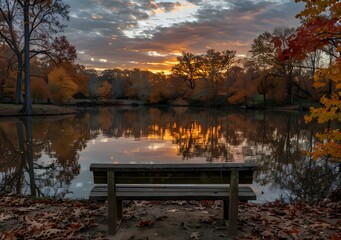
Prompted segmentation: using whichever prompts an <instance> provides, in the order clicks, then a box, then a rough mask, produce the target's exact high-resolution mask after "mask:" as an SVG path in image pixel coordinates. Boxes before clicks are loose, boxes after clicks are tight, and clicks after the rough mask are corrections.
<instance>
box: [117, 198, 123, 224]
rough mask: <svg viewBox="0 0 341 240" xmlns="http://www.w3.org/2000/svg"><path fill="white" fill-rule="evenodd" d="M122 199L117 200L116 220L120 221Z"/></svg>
mask: <svg viewBox="0 0 341 240" xmlns="http://www.w3.org/2000/svg"><path fill="white" fill-rule="evenodd" d="M122 207H123V206H122V200H117V209H116V211H117V220H118V221H120V220H122V215H123V214H122Z"/></svg>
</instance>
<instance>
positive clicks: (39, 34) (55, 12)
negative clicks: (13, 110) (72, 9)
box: [0, 0, 69, 114]
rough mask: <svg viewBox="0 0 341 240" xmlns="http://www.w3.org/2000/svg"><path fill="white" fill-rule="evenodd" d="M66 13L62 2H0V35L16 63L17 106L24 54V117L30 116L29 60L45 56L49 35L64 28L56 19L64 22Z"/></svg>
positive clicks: (5, 0) (23, 0)
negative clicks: (14, 55)
mask: <svg viewBox="0 0 341 240" xmlns="http://www.w3.org/2000/svg"><path fill="white" fill-rule="evenodd" d="M68 14H69V6H68V5H66V4H64V3H63V1H62V0H35V1H32V0H4V1H1V2H0V16H1V17H0V21H2V23H4V27H3V29H2V30H3V31H1V32H0V36H1V37H2V38H3V39H4V40H5V42H6V43H7V44H8V46H9V47H10V48H11V49H12V50H13V52H14V53H15V54H16V57H17V62H18V75H17V87H16V102H17V103H20V102H21V91H22V90H21V82H22V71H23V66H24V65H23V56H24V53H25V103H24V106H23V109H22V111H23V112H25V113H26V114H30V111H31V99H30V70H29V68H30V66H29V60H30V58H31V57H34V56H36V55H38V54H48V53H49V51H50V48H51V44H50V39H51V36H52V35H53V34H55V33H58V32H60V31H62V30H63V28H64V27H65V25H63V24H62V23H61V21H60V20H62V19H66V20H68V18H69V16H68ZM22 23H24V27H23V26H22ZM22 39H24V43H23V42H22Z"/></svg>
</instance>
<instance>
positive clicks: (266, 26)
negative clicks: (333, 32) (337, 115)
mask: <svg viewBox="0 0 341 240" xmlns="http://www.w3.org/2000/svg"><path fill="white" fill-rule="evenodd" d="M65 2H66V3H67V4H69V5H70V6H71V9H70V22H68V28H67V29H66V30H65V34H66V36H67V37H68V39H69V40H70V42H71V43H72V44H73V45H75V46H76V48H77V50H78V59H79V60H78V62H79V63H80V64H83V65H85V66H86V67H88V68H97V69H105V68H116V67H117V68H142V69H149V70H152V71H160V70H163V71H166V72H167V70H170V68H171V67H172V66H173V65H174V64H175V63H176V56H178V55H180V54H181V51H187V52H192V53H196V54H199V53H204V52H205V51H206V50H207V49H210V48H213V49H216V50H219V51H222V50H227V49H228V50H236V51H237V55H238V56H244V55H245V54H246V53H247V51H248V50H249V49H250V46H251V43H252V40H253V39H254V38H256V37H257V36H258V35H259V34H260V33H262V32H264V31H270V32H272V31H273V29H274V28H275V27H278V26H288V27H296V26H297V25H298V24H299V21H298V20H297V19H295V15H296V14H297V13H299V12H300V11H301V10H302V9H303V7H304V6H303V5H302V4H298V3H295V1H294V0H225V1H224V0H166V1H158V0H66V1H65Z"/></svg>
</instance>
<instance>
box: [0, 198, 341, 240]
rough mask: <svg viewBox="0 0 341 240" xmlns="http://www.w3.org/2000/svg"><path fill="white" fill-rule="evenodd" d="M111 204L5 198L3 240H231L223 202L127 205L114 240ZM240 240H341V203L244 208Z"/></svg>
mask: <svg viewBox="0 0 341 240" xmlns="http://www.w3.org/2000/svg"><path fill="white" fill-rule="evenodd" d="M106 212H107V206H106V203H100V202H89V201H67V200H51V199H33V198H28V197H17V196H10V195H2V196H0V239H122V240H138V239H144V240H145V239H149V240H150V239H178V240H180V239H204V240H209V239H229V237H228V234H227V229H226V227H225V225H224V221H223V219H222V202H221V201H200V202H198V201H190V202H188V201H169V202H155V201H153V202H144V201H138V202H136V201H134V202H132V201H127V202H124V209H123V221H122V223H121V226H120V229H119V231H118V233H117V235H116V236H115V238H113V237H109V236H107V235H106V227H107V226H106V221H107V216H106ZM238 228H239V234H238V239H332V240H338V239H341V201H335V202H330V201H323V202H320V203H318V204H314V205H309V204H304V203H295V204H282V203H280V202H274V203H267V204H254V203H251V204H250V203H247V204H244V203H241V204H240V205H239V222H238Z"/></svg>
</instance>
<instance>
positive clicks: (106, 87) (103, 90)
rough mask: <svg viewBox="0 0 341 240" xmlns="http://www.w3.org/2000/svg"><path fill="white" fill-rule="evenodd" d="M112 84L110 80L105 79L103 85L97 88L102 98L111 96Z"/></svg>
mask: <svg viewBox="0 0 341 240" xmlns="http://www.w3.org/2000/svg"><path fill="white" fill-rule="evenodd" d="M111 87H112V86H111V85H110V84H109V83H108V81H104V82H103V83H102V84H101V86H100V87H99V88H98V89H97V93H98V96H99V97H101V98H109V97H110V95H111Z"/></svg>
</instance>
